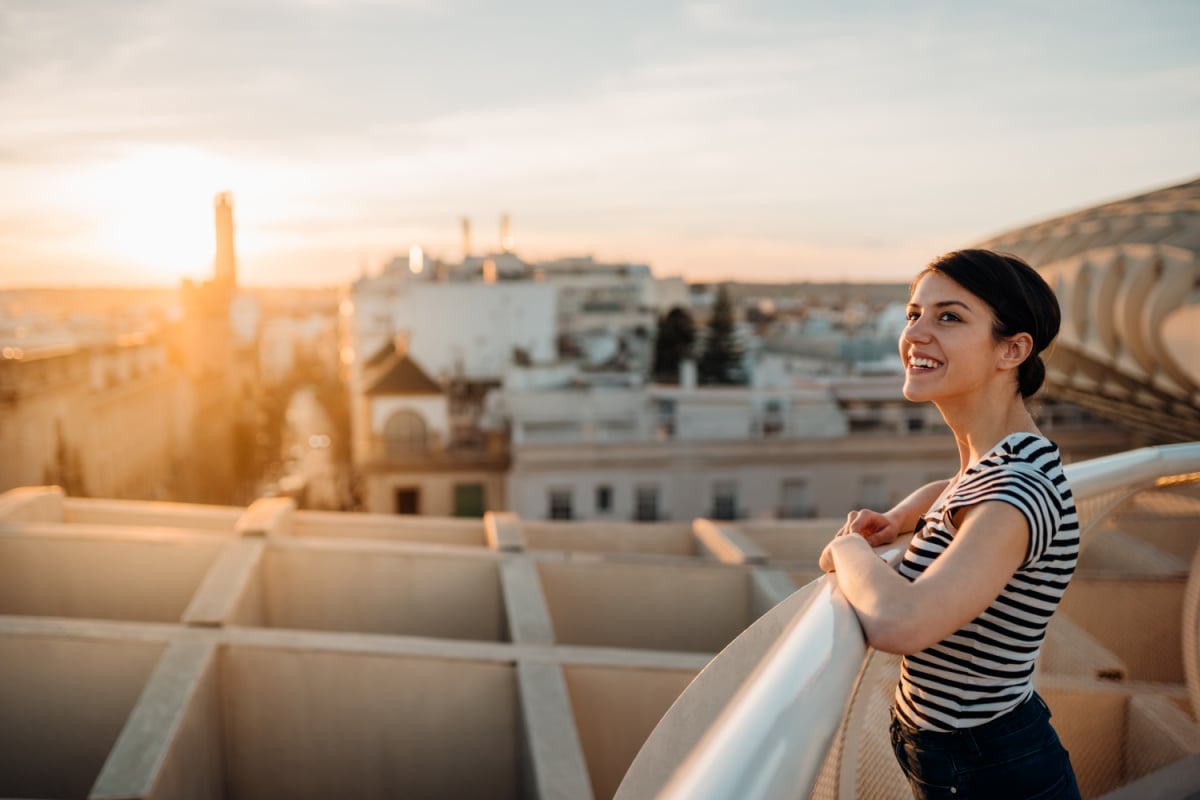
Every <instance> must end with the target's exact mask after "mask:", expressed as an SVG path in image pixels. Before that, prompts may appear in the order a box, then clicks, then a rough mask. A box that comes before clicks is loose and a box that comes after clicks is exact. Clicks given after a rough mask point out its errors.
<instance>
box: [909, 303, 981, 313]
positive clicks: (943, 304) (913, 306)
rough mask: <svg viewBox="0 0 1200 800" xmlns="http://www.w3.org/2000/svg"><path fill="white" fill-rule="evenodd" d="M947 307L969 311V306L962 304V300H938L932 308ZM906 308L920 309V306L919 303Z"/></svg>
mask: <svg viewBox="0 0 1200 800" xmlns="http://www.w3.org/2000/svg"><path fill="white" fill-rule="evenodd" d="M947 306H961V307H963V308H965V309H966V310H967V311H970V310H971V307H970V306H969V305H967V304H966V303H964V302H963V301H962V300H939V301H937V302H936V303H933V307H934V308H946V307H947ZM908 307H909V308H920V307H921V304H920V303H909V304H908Z"/></svg>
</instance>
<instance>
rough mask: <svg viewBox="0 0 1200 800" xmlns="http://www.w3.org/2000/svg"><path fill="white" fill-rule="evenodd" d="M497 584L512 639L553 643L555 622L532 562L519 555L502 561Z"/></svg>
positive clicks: (518, 641) (522, 641)
mask: <svg viewBox="0 0 1200 800" xmlns="http://www.w3.org/2000/svg"><path fill="white" fill-rule="evenodd" d="M500 584H501V586H502V587H503V592H504V606H505V609H506V610H507V612H508V630H509V636H510V637H511V639H512V641H513V642H514V643H516V644H554V641H555V636H554V623H553V622H552V621H551V619H550V611H549V609H548V607H547V605H546V596H545V594H544V593H543V591H542V582H541V577H540V576H539V574H538V571H537V568H536V567H535V566H534V563H533V561H532V560H531V559H529V558H526V557H520V556H517V557H509V558H505V559H503V560H501V561H500Z"/></svg>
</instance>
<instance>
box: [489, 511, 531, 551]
mask: <svg viewBox="0 0 1200 800" xmlns="http://www.w3.org/2000/svg"><path fill="white" fill-rule="evenodd" d="M483 527H484V531H485V532H486V534H487V543H488V547H490V548H492V549H493V550H498V551H508V552H516V551H520V550H524V549H525V537H524V535H523V534H522V533H521V519H520V517H518V516H517V515H516V514H513V513H511V512H508V511H488V512H487V513H485V514H484V515H483Z"/></svg>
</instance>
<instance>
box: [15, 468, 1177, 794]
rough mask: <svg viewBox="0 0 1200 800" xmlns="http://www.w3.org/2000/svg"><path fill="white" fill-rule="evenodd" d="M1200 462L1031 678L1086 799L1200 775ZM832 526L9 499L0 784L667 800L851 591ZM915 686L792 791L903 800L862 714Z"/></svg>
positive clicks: (20, 790) (1083, 590)
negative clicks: (735, 703) (750, 683)
mask: <svg viewBox="0 0 1200 800" xmlns="http://www.w3.org/2000/svg"><path fill="white" fill-rule="evenodd" d="M1194 478H1195V476H1183V477H1179V478H1177V479H1175V480H1173V481H1165V482H1163V481H1160V482H1159V483H1157V484H1152V485H1150V486H1149V487H1147V488H1141V487H1132V486H1131V487H1129V489H1130V490H1129V491H1121V488H1120V487H1117V489H1116V490H1115V493H1114V491H1106V492H1104V493H1102V494H1098V495H1097V496H1096V500H1095V502H1092V501H1089V502H1090V503H1091V504H1090V505H1086V507H1085V509H1084V513H1085V516H1086V517H1087V520H1086V524H1087V525H1088V526H1089V527H1090V533H1089V534H1088V537H1089V538H1088V539H1087V543H1086V545H1085V547H1086V549H1085V554H1084V557H1083V559H1082V561H1081V565H1080V570H1079V573H1078V575H1077V578H1076V580H1075V582H1074V584H1073V585H1072V588H1071V590H1070V591H1069V593H1068V595H1067V597H1066V599H1065V600H1064V603H1063V613H1062V614H1060V615H1059V616H1058V617H1057V619H1056V623H1055V625H1054V627H1053V629H1052V632H1051V636H1050V638H1049V640H1048V642H1047V646H1046V648H1045V651H1044V654H1043V658H1042V661H1041V662H1040V665H1039V672H1038V678H1037V683H1038V686H1039V689H1040V690H1041V691H1042V693H1043V694H1044V696H1045V697H1046V698H1047V700H1048V702H1049V703H1050V705H1051V707H1052V709H1053V710H1054V714H1055V723H1056V725H1057V726H1058V728H1059V731H1060V733H1061V735H1062V737H1063V739H1064V740H1065V742H1066V745H1067V747H1068V749H1070V750H1071V752H1072V755H1073V758H1074V760H1075V762H1076V766H1077V769H1078V770H1079V772H1080V778H1081V783H1082V785H1083V789H1084V795H1085V797H1102V796H1108V797H1121V796H1123V795H1121V794H1120V791H1121V787H1127V786H1131V785H1132V786H1137V785H1138V784H1137V782H1138V781H1139V780H1147V779H1150V780H1157V781H1159V784H1162V783H1163V781H1165V780H1167V779H1168V778H1169V777H1170V775H1171V774H1172V773H1170V770H1172V769H1174V770H1176V771H1181V770H1182V771H1183V772H1184V775H1185V778H1186V777H1188V776H1191V777H1193V778H1196V780H1195V781H1193V783H1192V784H1191V786H1192V789H1191V790H1192V791H1195V790H1200V777H1197V776H1200V767H1197V765H1198V764H1200V726H1198V725H1197V722H1196V716H1195V711H1194V709H1195V708H1196V696H1195V695H1196V691H1197V687H1196V686H1195V684H1194V683H1191V682H1190V681H1192V680H1193V679H1192V678H1191V677H1190V676H1191V675H1192V674H1193V673H1194V672H1195V670H1196V667H1195V662H1196V661H1197V660H1198V659H1197V657H1196V653H1195V652H1192V651H1193V650H1195V648H1196V641H1197V636H1196V635H1195V633H1196V632H1195V631H1192V633H1191V635H1190V638H1189V636H1188V635H1186V631H1185V628H1186V625H1188V624H1192V625H1193V626H1194V625H1195V620H1196V612H1195V610H1194V607H1195V606H1196V604H1197V603H1198V602H1200V584H1198V579H1197V578H1195V577H1194V576H1195V575H1196V574H1197V572H1198V571H1197V570H1195V569H1194V568H1193V562H1194V561H1195V559H1196V558H1197V556H1196V542H1197V538H1196V531H1197V530H1200V526H1198V525H1197V523H1200V490H1198V484H1197V483H1195V482H1194V480H1193V479H1194ZM837 524H838V523H837V522H835V521H832V520H813V521H804V522H786V523H785V522H772V523H752V522H743V523H739V524H737V525H736V526H733V525H728V524H718V523H714V522H711V521H708V520H696V521H695V522H693V523H690V524H689V523H653V524H632V523H631V524H593V523H569V522H563V523H546V522H534V521H525V520H522V519H519V518H517V517H514V516H512V515H507V514H489V515H488V516H487V517H486V518H485V519H483V520H452V519H431V518H403V517H395V516H376V515H368V514H339V513H328V512H306V511H297V510H295V509H294V507H293V506H292V504H291V501H290V500H287V499H278V498H276V499H269V500H260V501H258V502H257V503H255V504H254V505H252V506H251V507H249V508H246V509H242V508H221V507H212V506H192V505H180V504H163V503H144V502H124V501H108V500H94V499H83V498H73V497H66V496H64V495H63V493H62V492H61V490H59V489H57V488H54V487H41V488H27V489H18V490H14V491H11V492H8V493H7V494H4V495H0V687H2V688H0V797H7V798H15V797H23V798H66V797H91V798H176V797H186V798H193V797H195V798H251V797H252V798H274V797H279V798H284V797H286V798H306V797H313V798H317V797H322V798H324V797H331V796H353V797H365V798H370V797H395V796H404V797H488V798H506V797H511V798H534V797H537V798H572V799H574V798H587V797H595V798H607V797H613V796H614V795H617V796H621V797H648V796H653V795H655V794H656V793H658V792H659V791H660V790H661V789H662V788H663V787H664V786H665V785H666V783H667V781H668V780H669V779H670V777H671V775H672V773H673V772H674V770H675V768H676V767H677V766H678V765H679V764H680V763H682V762H683V761H684V760H685V758H686V756H687V754H688V752H689V751H691V750H692V748H693V746H694V745H695V744H696V743H697V742H698V740H699V739H700V737H701V734H703V733H704V732H705V731H706V730H708V729H709V728H711V727H712V723H713V721H714V720H715V719H716V718H717V716H718V714H719V712H720V710H721V708H722V707H723V706H724V705H725V701H727V700H728V699H729V698H730V697H732V696H733V695H734V694H735V692H736V691H737V689H738V688H739V687H740V686H741V685H743V684H744V683H745V680H746V677H747V675H749V674H750V673H751V671H752V669H753V667H754V666H755V664H756V663H758V662H759V661H760V660H761V659H762V656H763V654H764V652H765V651H766V650H767V649H768V648H769V646H770V645H771V644H772V643H774V642H776V641H778V640H779V639H780V637H781V634H782V632H783V631H784V630H785V629H786V627H787V624H788V623H789V622H790V621H791V620H792V619H793V618H794V617H795V615H796V612H797V611H800V610H802V609H803V607H804V606H805V604H806V603H809V602H810V600H811V597H812V596H813V593H814V592H817V591H821V590H822V589H823V587H824V588H826V589H827V588H828V587H826V586H825V584H826V581H824V580H821V581H817V582H812V583H810V581H812V580H813V579H814V578H816V577H817V576H818V575H819V571H818V570H817V568H816V558H817V555H818V554H819V552H820V548H821V546H822V545H823V543H824V542H825V541H826V540H827V538H828V537H829V535H830V533H831V531H832V530H833V529H834V528H836V527H837ZM801 587H805V588H804V591H799V592H798V591H797V589H800V588H801ZM1189 603H1190V604H1191V606H1189ZM1189 607H1191V608H1193V610H1192V611H1190V612H1189V611H1188V608H1189ZM852 638H853V637H846V641H848V642H850V641H851V640H852ZM860 638H861V637H860ZM731 643H732V644H731ZM1188 648H1190V650H1189V649H1188ZM722 651H723V655H722V657H721V658H719V659H716V660H713V656H714V655H715V654H717V653H718V652H722ZM1188 653H1190V656H1189V655H1187V654H1188ZM1189 657H1190V659H1191V666H1189V662H1188V658H1189ZM706 665H707V666H708V669H705V668H706ZM702 670H703V674H702ZM889 670H891V671H889ZM698 675H699V676H701V679H700V680H695V679H696V678H697V676H698ZM851 677H853V676H851ZM694 680H695V682H694V683H693V681H694ZM892 681H894V664H889V663H888V659H885V658H874V657H873V658H871V659H870V660H869V662H868V668H867V672H866V673H865V675H864V679H863V681H861V682H860V684H859V688H858V690H857V696H858V697H859V699H860V702H858V703H857V704H854V705H852V706H851V712H850V713H849V714H848V715H847V716H846V718H845V724H844V725H842V726H841V728H840V731H841V733H839V734H838V735H837V736H836V737H835V738H834V739H833V747H832V748H831V749H830V751H829V754H828V757H825V749H824V747H821V748H820V750H819V752H817V755H816V756H814V757H816V758H817V761H818V763H817V766H818V767H820V766H821V764H824V770H823V772H822V773H821V776H822V777H821V779H820V780H818V781H817V782H816V784H815V785H814V788H813V789H812V791H811V792H808V791H807V790H805V791H804V792H803V793H793V794H792V795H790V796H795V797H806V796H809V794H811V796H813V797H822V798H823V797H852V796H858V797H878V798H890V797H895V796H899V795H896V794H894V793H893V788H894V779H895V778H896V776H898V775H899V773H898V771H896V773H895V775H893V774H892V773H891V771H890V769H891V770H894V769H895V768H894V764H893V765H889V763H888V762H887V760H886V759H882V758H881V755H880V752H878V747H877V743H876V742H875V740H874V738H873V733H874V727H876V726H874V725H873V723H870V722H866V724H864V721H867V720H869V719H870V718H871V717H870V714H871V713H877V712H878V711H879V708H882V707H883V706H884V704H885V703H886V699H887V695H888V693H889V690H890V685H891V683H892ZM689 684H690V685H692V688H691V689H689V690H688V691H687V692H686V693H685V689H688V687H689ZM677 700H678V702H677ZM673 705H674V708H673ZM841 707H842V706H840V705H839V706H838V709H840V708H841ZM838 709H835V710H834V712H833V713H832V714H831V715H829V716H830V719H829V720H828V721H827V722H828V724H829V725H830V726H832V727H834V728H836V727H837V726H838V725H839V723H840V722H841V718H840V711H839V710H838ZM668 710H670V713H668ZM868 712H869V713H868ZM660 720H662V724H661V725H660V724H659V723H660ZM656 726H658V729H657V730H656ZM878 727H880V731H879V733H880V734H882V726H878ZM643 744H645V745H646V746H645V747H644V748H643ZM885 744H886V743H885ZM639 751H640V753H641V754H640V755H639ZM848 755H849V756H853V757H852V758H847V756H848ZM855 765H858V766H857V767H856V766H855ZM631 766H632V769H631ZM839 771H840V772H841V773H842V775H841V778H842V780H837V779H835V778H837V776H836V775H833V774H832V773H835V772H839ZM847 776H849V780H848V781H847V780H846V778H847ZM1163 776H1166V777H1165V778H1164V777H1163ZM623 780H624V784H622V781H623ZM1159 784H1156V785H1159ZM619 787H620V789H619ZM618 789H619V791H618ZM1137 796H1139V797H1143V796H1145V797H1148V796H1152V795H1137ZM1162 796H1164V797H1185V796H1187V794H1184V793H1176V794H1174V795H1172V794H1165V795H1162Z"/></svg>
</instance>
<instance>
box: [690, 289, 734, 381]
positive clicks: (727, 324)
mask: <svg viewBox="0 0 1200 800" xmlns="http://www.w3.org/2000/svg"><path fill="white" fill-rule="evenodd" d="M736 326H737V321H736V320H735V319H734V310H733V300H731V299H730V297H729V290H728V289H727V288H726V287H725V286H724V285H722V286H721V287H720V288H719V289H718V290H717V300H716V302H715V303H714V304H713V310H712V316H711V317H709V319H708V326H707V328H706V333H705V338H704V353H703V355H701V356H700V363H699V364H697V372H698V373H699V378H700V383H701V384H725V385H729V384H742V383H745V382H746V375H745V371H744V370H743V369H742V344H741V342H739V341H738V338H737V331H736Z"/></svg>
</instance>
